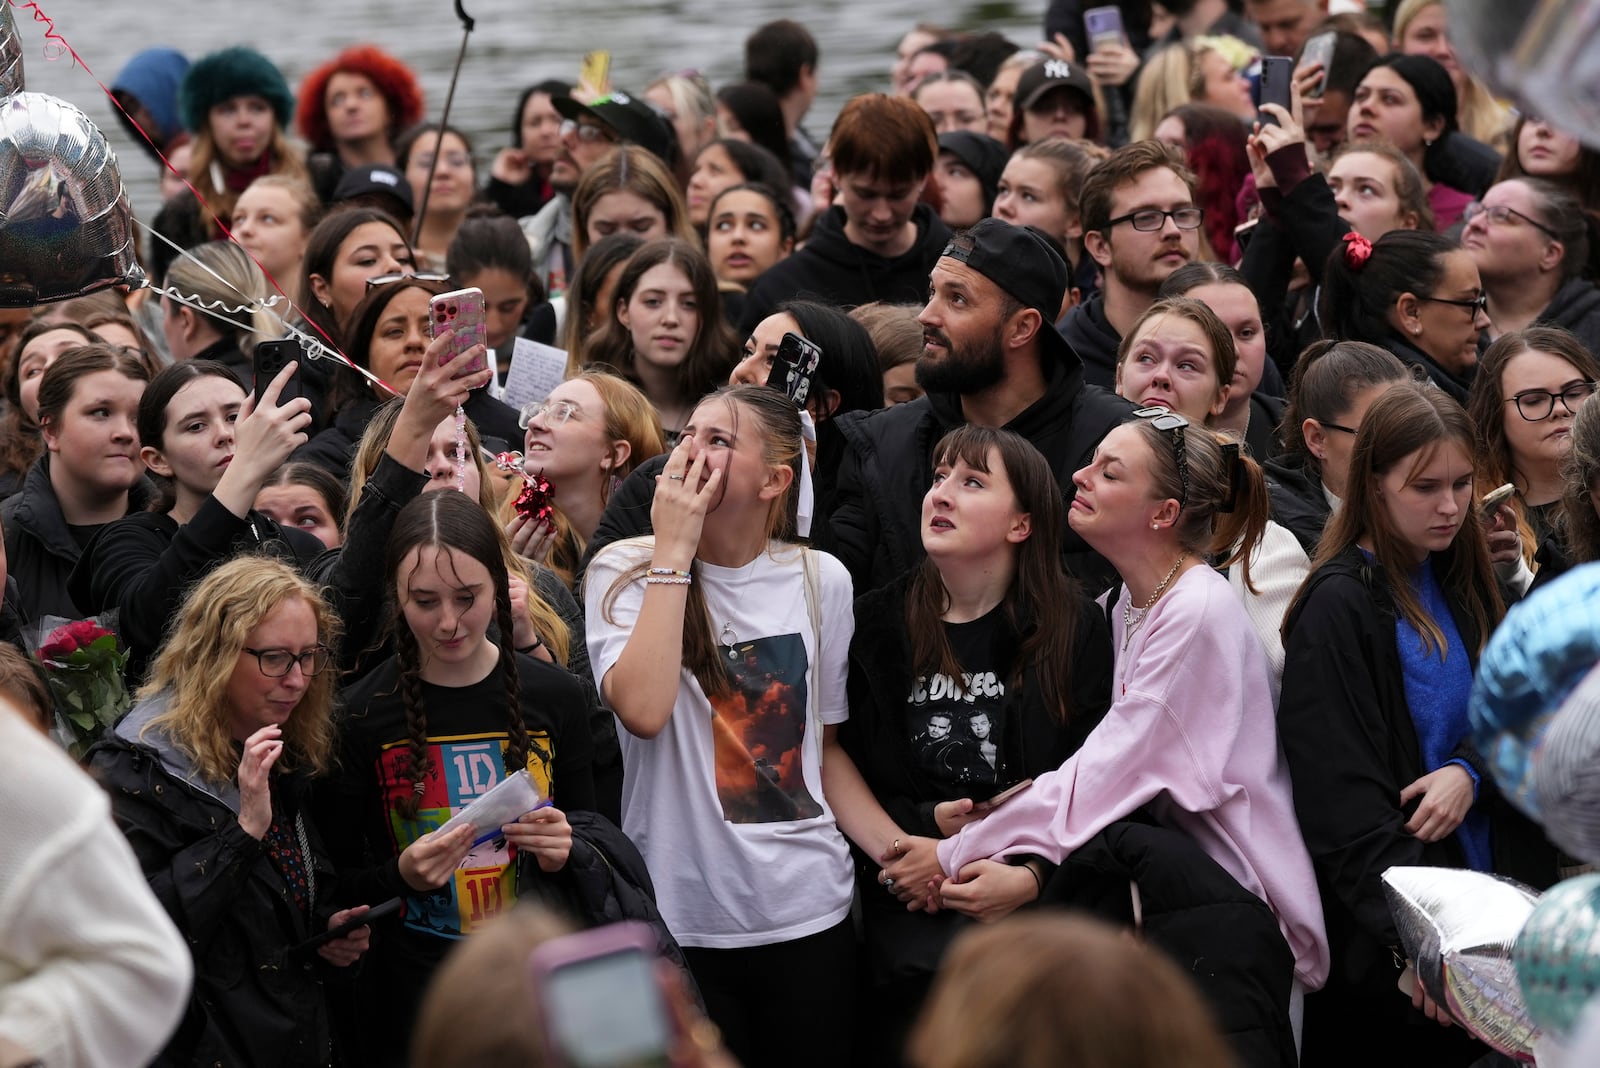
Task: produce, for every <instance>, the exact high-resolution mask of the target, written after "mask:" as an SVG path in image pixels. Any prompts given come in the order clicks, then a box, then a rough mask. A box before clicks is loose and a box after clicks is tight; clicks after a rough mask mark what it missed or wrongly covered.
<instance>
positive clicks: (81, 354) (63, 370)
mask: <svg viewBox="0 0 1600 1068" xmlns="http://www.w3.org/2000/svg"><path fill="white" fill-rule="evenodd" d="M99 371H116V372H117V373H118V374H120V375H122V377H124V378H131V379H133V380H134V381H135V382H149V381H150V371H149V369H148V368H146V367H145V363H144V357H143V356H142V355H140V354H139V353H136V352H134V351H133V350H132V349H124V348H114V347H112V346H111V345H107V344H105V343H104V342H96V343H95V344H92V345H80V346H78V347H77V348H75V349H68V350H67V351H66V352H63V353H62V354H61V356H60V358H59V359H57V360H56V362H55V363H53V364H51V365H50V368H49V370H47V371H45V373H44V377H43V378H42V379H40V381H39V426H40V427H41V428H43V427H45V426H47V425H48V424H49V423H51V422H53V421H54V420H56V419H59V418H60V417H61V411H62V409H64V408H65V407H66V406H67V405H68V404H70V403H71V402H72V394H73V393H74V392H76V391H77V388H78V381H79V379H82V378H86V377H87V376H89V375H92V374H95V373H97V372H99Z"/></svg>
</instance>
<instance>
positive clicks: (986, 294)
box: [819, 219, 1132, 595]
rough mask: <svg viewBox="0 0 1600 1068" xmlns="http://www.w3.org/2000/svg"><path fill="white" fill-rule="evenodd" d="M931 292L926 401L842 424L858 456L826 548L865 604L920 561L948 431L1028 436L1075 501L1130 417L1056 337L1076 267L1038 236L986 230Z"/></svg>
mask: <svg viewBox="0 0 1600 1068" xmlns="http://www.w3.org/2000/svg"><path fill="white" fill-rule="evenodd" d="M929 291H930V292H929V298H928V303H927V306H926V307H925V308H923V310H922V314H921V316H920V317H919V318H920V321H921V322H922V329H923V339H924V350H923V355H922V357H921V358H920V359H918V360H917V382H918V384H920V385H921V386H922V387H923V389H925V390H926V391H927V395H926V396H924V397H921V398H918V399H917V400H915V401H912V402H910V403H908V404H900V405H896V406H895V407H893V408H886V409H883V410H880V411H876V412H868V413H856V412H853V413H850V414H848V415H845V416H843V417H841V419H840V420H839V429H840V432H841V433H842V434H843V436H844V439H845V442H846V449H845V453H844V455H843V457H842V458H841V460H840V464H839V471H838V476H837V486H838V490H837V498H836V502H835V505H834V510H833V514H832V515H831V516H830V517H829V522H828V525H827V528H826V529H825V530H822V531H820V532H819V540H820V542H821V545H822V547H823V548H825V549H827V550H828V551H830V552H832V553H834V554H835V555H836V556H838V557H839V558H840V559H841V560H843V561H844V563H845V566H846V567H848V568H849V569H850V574H851V577H852V578H853V579H854V581H855V588H856V593H857V595H860V594H862V593H865V592H867V591H868V590H871V589H876V588H877V587H879V586H882V585H884V584H885V583H887V582H889V581H891V580H892V579H894V578H895V577H896V576H898V575H901V574H904V573H905V572H906V571H907V570H908V569H909V568H910V567H911V566H912V565H914V564H916V563H917V561H918V560H920V559H921V558H922V537H921V533H920V531H919V529H918V527H919V520H920V516H921V507H922V497H923V494H924V492H925V491H926V490H927V486H928V478H929V473H930V472H931V470H932V465H933V447H934V445H935V444H937V443H938V441H939V439H940V438H941V437H943V436H944V435H945V434H946V433H947V432H949V431H951V430H954V429H955V428H956V427H959V426H962V425H965V424H967V423H972V424H974V425H977V426H991V427H1003V428H1004V429H1006V430H1010V431H1014V432H1015V433H1018V434H1021V435H1022V436H1023V437H1025V438H1027V439H1028V440H1029V441H1030V442H1032V443H1033V445H1034V446H1035V447H1036V448H1037V449H1038V450H1039V451H1040V452H1042V453H1043V454H1044V456H1045V459H1047V460H1048V461H1049V462H1050V467H1051V469H1052V470H1054V471H1055V473H1056V480H1057V481H1058V482H1060V484H1061V487H1062V494H1063V497H1064V499H1065V500H1067V501H1070V500H1071V499H1072V496H1073V494H1074V492H1075V490H1074V487H1073V485H1072V473H1073V472H1074V471H1076V470H1077V469H1078V468H1080V467H1082V466H1084V465H1085V464H1087V463H1088V462H1089V458H1090V456H1091V455H1092V454H1093V453H1094V449H1095V446H1096V445H1098V444H1099V443H1100V439H1101V438H1103V437H1105V435H1106V432H1107V431H1109V430H1110V429H1111V428H1112V427H1114V426H1116V425H1117V424H1119V423H1121V422H1122V421H1123V419H1125V418H1126V417H1127V415H1128V413H1129V412H1131V411H1132V407H1131V406H1130V405H1129V404H1128V403H1127V402H1126V401H1124V400H1122V399H1121V398H1120V397H1117V396H1115V395H1113V394H1112V393H1110V392H1108V391H1106V390H1103V389H1100V388H1098V387H1095V386H1086V385H1085V384H1084V382H1083V368H1082V366H1081V365H1080V364H1079V362H1078V358H1077V356H1076V355H1074V354H1073V352H1072V349H1071V347H1070V346H1069V345H1067V343H1066V341H1065V340H1064V339H1063V338H1062V337H1061V335H1060V334H1059V333H1057V332H1056V330H1055V328H1054V325H1053V324H1054V322H1055V318H1056V316H1057V314H1058V313H1059V312H1060V310H1061V303H1062V300H1063V298H1064V297H1065V296H1066V291H1067V265H1066V262H1065V261H1064V260H1062V258H1061V256H1060V254H1059V253H1057V252H1056V251H1055V249H1054V248H1053V247H1051V243H1050V239H1049V238H1047V237H1046V236H1045V235H1044V234H1043V233H1041V232H1040V231H1039V230H1037V229H1035V228H1033V227H1031V226H1028V227H1018V226H1012V225H1011V224H1010V223H1006V222H1003V221H1001V220H999V219H984V220H983V221H982V222H980V223H978V224H977V225H976V226H974V227H973V228H972V229H970V230H968V231H966V232H965V233H962V234H959V235H957V236H956V237H954V238H952V239H951V240H950V242H949V244H947V245H946V246H945V249H944V255H942V256H941V257H940V258H939V260H938V262H937V263H936V264H935V265H934V268H933V272H932V277H931V279H930V286H929ZM1065 537H1066V544H1065V560H1064V562H1065V563H1066V565H1067V567H1068V569H1069V570H1071V571H1072V572H1073V573H1074V574H1077V575H1078V576H1079V577H1081V578H1083V579H1085V580H1086V581H1087V582H1088V583H1089V584H1090V585H1091V587H1093V586H1096V584H1097V582H1099V581H1102V580H1103V579H1104V578H1106V577H1109V573H1108V572H1107V571H1106V570H1105V563H1104V561H1102V560H1101V559H1100V558H1099V557H1098V556H1097V555H1095V554H1094V553H1093V552H1092V551H1091V550H1090V549H1089V548H1088V546H1086V545H1084V544H1083V542H1082V541H1080V540H1078V538H1077V536H1076V535H1074V534H1072V533H1071V532H1070V531H1068V532H1066V534H1065Z"/></svg>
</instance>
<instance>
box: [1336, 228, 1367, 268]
mask: <svg viewBox="0 0 1600 1068" xmlns="http://www.w3.org/2000/svg"><path fill="white" fill-rule="evenodd" d="M1343 240H1344V262H1345V266H1346V267H1349V268H1350V269H1351V270H1352V271H1359V270H1361V268H1362V267H1365V266H1366V264H1367V260H1369V259H1371V258H1372V242H1371V241H1368V240H1367V239H1366V238H1364V237H1362V236H1361V235H1360V234H1358V233H1356V232H1355V231H1354V230H1351V231H1350V232H1349V233H1348V234H1345V235H1344V238H1343Z"/></svg>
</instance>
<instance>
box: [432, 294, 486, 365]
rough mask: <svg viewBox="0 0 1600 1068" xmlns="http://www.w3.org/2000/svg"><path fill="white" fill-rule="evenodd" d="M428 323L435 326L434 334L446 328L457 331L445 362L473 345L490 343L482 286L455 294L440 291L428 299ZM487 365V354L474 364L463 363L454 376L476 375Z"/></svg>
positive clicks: (433, 327) (440, 332) (442, 331)
mask: <svg viewBox="0 0 1600 1068" xmlns="http://www.w3.org/2000/svg"><path fill="white" fill-rule="evenodd" d="M428 323H429V325H430V326H431V327H432V330H433V336H434V337H438V336H439V335H440V334H442V333H444V332H445V331H446V330H451V331H454V334H455V336H454V337H453V339H452V340H451V342H450V352H449V355H448V356H447V357H446V358H445V361H444V362H446V363H449V362H451V361H452V360H454V359H456V358H457V357H459V356H460V355H461V354H462V353H464V352H466V351H467V350H468V349H470V348H472V346H474V345H484V346H487V345H488V344H489V326H488V316H487V314H486V313H485V310H484V303H483V290H481V289H458V290H456V291H454V292H453V293H440V294H439V295H438V296H437V297H434V298H433V299H432V300H430V301H429V302H428ZM487 366H488V354H487V353H485V354H484V355H482V356H480V357H478V358H477V359H476V360H474V361H473V362H472V363H469V364H463V365H462V366H461V369H460V370H458V371H456V372H455V377H457V378H460V377H461V376H462V375H469V374H474V373H476V372H478V371H481V370H483V369H484V368H485V367H487Z"/></svg>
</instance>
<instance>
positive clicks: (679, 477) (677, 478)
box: [667, 475, 683, 482]
mask: <svg viewBox="0 0 1600 1068" xmlns="http://www.w3.org/2000/svg"><path fill="white" fill-rule="evenodd" d="M667 477H668V478H670V479H672V481H674V482H682V481H683V476H682V475H668V476H667Z"/></svg>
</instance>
